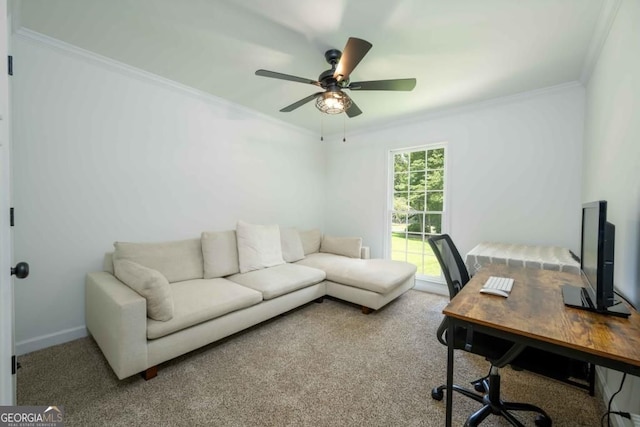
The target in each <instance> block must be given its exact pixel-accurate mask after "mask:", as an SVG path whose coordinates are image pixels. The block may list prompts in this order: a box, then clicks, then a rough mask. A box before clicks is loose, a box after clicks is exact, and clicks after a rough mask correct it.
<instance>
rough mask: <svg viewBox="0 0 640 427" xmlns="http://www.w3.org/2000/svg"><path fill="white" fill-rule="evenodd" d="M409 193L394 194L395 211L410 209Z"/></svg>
mask: <svg viewBox="0 0 640 427" xmlns="http://www.w3.org/2000/svg"><path fill="white" fill-rule="evenodd" d="M407 196H408V193H395V194H394V195H393V210H394V211H406V210H409V204H408V202H407Z"/></svg>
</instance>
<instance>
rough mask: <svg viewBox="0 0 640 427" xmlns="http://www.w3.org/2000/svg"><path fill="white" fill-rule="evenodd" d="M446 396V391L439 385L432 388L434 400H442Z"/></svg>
mask: <svg viewBox="0 0 640 427" xmlns="http://www.w3.org/2000/svg"><path fill="white" fill-rule="evenodd" d="M443 397H444V392H443V391H442V390H441V389H440V388H439V387H434V388H433V390H431V398H432V399H433V400H438V401H439V400H442V398H443Z"/></svg>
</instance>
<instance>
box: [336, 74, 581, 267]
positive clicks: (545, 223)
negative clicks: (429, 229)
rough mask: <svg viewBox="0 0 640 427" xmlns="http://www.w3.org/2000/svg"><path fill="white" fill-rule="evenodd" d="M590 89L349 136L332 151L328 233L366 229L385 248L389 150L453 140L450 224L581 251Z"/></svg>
mask: <svg viewBox="0 0 640 427" xmlns="http://www.w3.org/2000/svg"><path fill="white" fill-rule="evenodd" d="M583 107H584V89H583V88H582V87H581V86H580V85H577V84H573V85H567V86H563V87H557V88H550V89H547V90H543V91H539V92H535V93H529V94H525V95H521V96H515V97H510V98H506V99H502V100H496V101H494V102H491V103H485V104H481V105H476V106H470V107H468V108H465V109H464V110H458V111H452V112H450V113H449V114H446V115H443V116H440V117H425V118H423V119H418V120H413V121H411V122H407V123H403V124H401V125H398V126H395V127H391V128H386V129H376V130H372V131H370V132H366V133H361V134H356V135H351V136H350V135H348V134H347V139H348V142H347V143H343V142H341V141H340V140H341V138H339V139H338V138H337V137H336V138H331V139H332V140H333V142H332V143H331V145H330V147H329V151H328V153H327V174H328V178H327V186H326V190H327V211H326V218H325V228H326V232H327V233H335V234H343V235H344V234H353V235H362V236H363V237H364V242H365V244H368V245H370V246H371V248H372V255H373V256H383V255H384V253H385V251H384V244H385V243H384V242H385V230H386V226H385V221H386V214H385V209H386V202H385V201H386V198H387V183H388V178H387V176H388V175H387V174H388V160H387V159H388V152H389V150H391V149H396V148H403V147H412V146H417V145H422V144H427V143H432V142H441V141H447V142H448V144H449V145H448V166H449V171H448V172H449V173H448V179H449V180H450V181H449V183H448V191H449V200H448V206H449V220H450V233H451V235H452V237H453V239H454V241H455V242H456V245H457V246H458V247H459V249H460V252H461V253H462V254H464V253H466V252H468V251H469V250H470V249H471V248H472V247H473V246H475V245H476V244H477V243H479V242H481V241H497V242H513V243H523V244H543V245H558V246H564V247H568V248H571V249H572V250H574V251H577V250H578V248H579V239H580V204H581V194H580V170H581V155H580V153H581V144H582V136H583V135H582V128H583V112H584V110H583Z"/></svg>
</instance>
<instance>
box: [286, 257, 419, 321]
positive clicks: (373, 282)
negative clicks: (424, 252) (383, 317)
mask: <svg viewBox="0 0 640 427" xmlns="http://www.w3.org/2000/svg"><path fill="white" fill-rule="evenodd" d="M296 264H299V265H304V266H307V267H314V268H317V269H321V270H323V271H324V272H325V273H326V274H327V280H326V285H327V295H329V296H332V297H336V298H339V299H341V300H344V301H349V302H352V303H354V304H358V305H361V306H362V312H363V313H365V314H369V313H371V311H372V310H378V309H380V308H382V307H383V306H385V305H386V304H387V303H389V302H390V301H393V300H394V299H396V298H397V297H398V296H400V295H402V294H403V293H405V292H406V291H408V290H409V289H411V288H413V286H414V284H415V280H414V278H415V273H416V270H417V268H416V266H415V265H412V264H409V263H406V262H401V261H392V260H386V259H353V258H348V257H345V256H341V255H335V254H331V253H313V254H309V255H307V256H306V257H305V258H304V259H302V260H300V261H298V262H297V263H296Z"/></svg>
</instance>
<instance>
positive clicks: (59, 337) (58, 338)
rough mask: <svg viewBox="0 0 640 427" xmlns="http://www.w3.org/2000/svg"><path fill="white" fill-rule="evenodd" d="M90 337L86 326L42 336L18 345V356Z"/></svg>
mask: <svg viewBox="0 0 640 427" xmlns="http://www.w3.org/2000/svg"><path fill="white" fill-rule="evenodd" d="M87 335H88V332H87V328H86V326H84V325H82V326H78V327H77V328H71V329H65V330H63V331H59V332H55V333H53V334H48V335H42V336H39V337H35V338H31V339H28V340H24V341H20V342H17V343H16V354H17V355H18V356H20V355H23V354H27V353H31V352H32V351H37V350H42V349H43V348H47V347H51V346H54V345H58V344H62V343H65V342H68V341H73V340H77V339H78V338H83V337H86V336H87Z"/></svg>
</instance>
